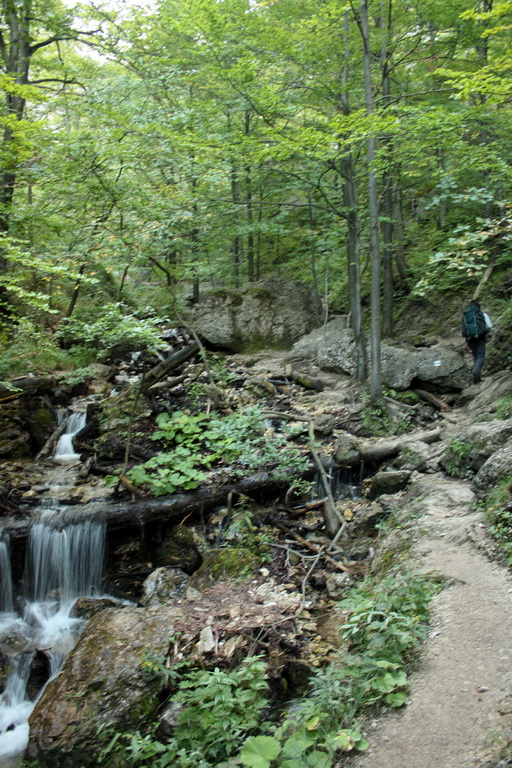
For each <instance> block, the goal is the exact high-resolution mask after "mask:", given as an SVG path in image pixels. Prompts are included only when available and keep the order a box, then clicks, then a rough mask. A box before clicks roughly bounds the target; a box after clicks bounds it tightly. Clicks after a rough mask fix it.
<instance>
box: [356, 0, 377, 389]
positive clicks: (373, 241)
mask: <svg viewBox="0 0 512 768" xmlns="http://www.w3.org/2000/svg"><path fill="white" fill-rule="evenodd" d="M360 29H361V35H362V39H363V68H364V96H365V104H366V114H367V115H368V116H370V115H372V114H373V112H374V105H373V92H372V71H371V53H370V28H369V24H368V0H362V1H361V25H360ZM367 160H368V207H369V213H370V258H371V268H372V275H371V300H370V303H371V319H370V353H371V361H370V396H371V400H372V402H373V403H375V402H376V401H378V400H380V399H381V397H382V382H381V367H380V333H381V323H380V250H379V207H378V197H377V175H376V172H375V136H373V135H371V136H370V138H369V139H368V143H367Z"/></svg>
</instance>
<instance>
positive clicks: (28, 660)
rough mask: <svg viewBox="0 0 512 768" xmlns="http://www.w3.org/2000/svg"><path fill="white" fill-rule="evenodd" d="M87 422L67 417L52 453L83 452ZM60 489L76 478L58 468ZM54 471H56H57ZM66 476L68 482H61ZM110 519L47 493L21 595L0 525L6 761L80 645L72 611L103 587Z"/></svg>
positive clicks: (61, 459)
mask: <svg viewBox="0 0 512 768" xmlns="http://www.w3.org/2000/svg"><path fill="white" fill-rule="evenodd" d="M84 425H85V413H73V414H71V415H70V416H69V417H68V419H67V424H66V428H65V432H64V434H63V435H62V436H61V437H60V439H59V442H58V444H57V446H56V449H55V454H54V461H55V462H56V463H57V464H60V465H69V464H70V463H72V462H75V461H78V460H79V458H80V456H79V454H77V453H76V452H75V450H74V447H73V436H74V435H75V434H76V433H77V432H79V431H80V430H81V429H82V428H83V426H84ZM55 477H56V479H57V480H58V482H59V485H54V486H52V487H51V488H50V492H52V493H54V494H55V496H58V495H59V491H61V490H62V488H63V486H65V485H69V483H70V480H71V481H72V480H73V479H74V475H73V473H70V472H69V471H67V468H66V469H64V468H62V469H61V471H60V472H59V471H57V472H56V476H55ZM54 479H55V478H54ZM60 483H62V484H60ZM104 553H105V524H104V522H102V521H98V520H84V519H83V516H82V517H81V518H80V520H78V519H76V513H75V510H74V509H73V508H72V507H67V506H65V505H62V504H61V503H60V502H59V501H58V500H57V499H56V498H52V497H50V498H47V499H46V500H45V502H44V504H42V505H41V506H40V507H39V509H38V514H37V516H36V518H35V522H34V523H33V525H32V527H31V529H30V534H29V538H28V542H27V550H26V557H25V567H24V575H23V580H22V587H21V593H20V595H19V596H16V595H15V592H14V589H13V579H12V575H11V560H10V546H9V541H8V540H5V539H4V537H3V536H2V531H1V530H0V651H2V653H3V655H4V656H7V657H8V664H7V668H8V673H7V675H6V680H5V688H4V691H3V693H2V694H1V695H0V765H2V766H7V765H15V764H16V763H15V762H13V761H12V759H13V758H15V757H16V756H19V755H21V754H22V753H23V752H24V750H25V748H26V746H27V743H28V737H29V723H28V720H29V717H30V714H31V712H32V710H33V709H34V706H35V704H36V702H37V700H38V698H39V697H40V696H41V694H42V692H43V690H44V688H45V686H46V684H47V683H48V682H49V681H50V680H51V679H53V678H54V677H55V675H56V674H57V673H58V672H59V670H60V668H61V666H62V664H63V662H64V659H65V658H66V656H67V654H68V653H69V652H70V651H71V650H72V649H73V647H74V646H75V644H76V642H77V639H78V637H79V634H80V631H81V629H82V628H83V626H84V624H85V620H83V619H79V618H75V617H73V616H72V608H73V605H74V603H75V601H76V599H77V598H78V597H93V598H94V597H99V596H101V594H102V591H101V587H102V572H103V564H104Z"/></svg>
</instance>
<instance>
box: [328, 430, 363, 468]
mask: <svg viewBox="0 0 512 768" xmlns="http://www.w3.org/2000/svg"><path fill="white" fill-rule="evenodd" d="M334 450H335V454H334V456H335V459H336V462H337V463H338V464H340V465H342V466H355V465H357V464H359V462H360V460H361V458H360V456H359V451H358V449H357V438H356V437H354V435H351V434H350V433H349V432H344V433H343V434H341V435H339V436H338V438H337V439H336V445H335V448H334Z"/></svg>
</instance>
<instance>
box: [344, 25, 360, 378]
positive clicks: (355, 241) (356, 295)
mask: <svg viewBox="0 0 512 768" xmlns="http://www.w3.org/2000/svg"><path fill="white" fill-rule="evenodd" d="M343 32H344V38H345V57H344V65H343V72H342V78H341V80H342V91H341V97H340V104H341V110H342V112H343V114H344V115H349V114H350V104H349V100H348V78H349V58H350V54H349V46H348V39H349V22H348V12H347V11H346V12H345V14H344V16H343ZM340 171H341V176H342V179H343V205H344V208H345V215H346V221H347V274H348V294H349V307H350V327H351V329H352V333H353V334H354V344H355V347H356V379H357V381H360V382H363V381H365V380H366V373H367V371H366V342H365V338H364V333H363V319H362V312H361V261H360V256H359V220H358V209H357V185H356V177H355V172H354V162H353V158H352V154H351V152H350V150H349V151H347V152H346V153H345V154H344V155H343V156H342V158H341V160H340Z"/></svg>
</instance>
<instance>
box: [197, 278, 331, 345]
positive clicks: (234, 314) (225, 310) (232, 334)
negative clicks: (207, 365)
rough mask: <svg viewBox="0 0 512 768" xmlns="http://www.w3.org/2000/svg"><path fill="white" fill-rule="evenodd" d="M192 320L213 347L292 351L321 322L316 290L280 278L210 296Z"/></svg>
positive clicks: (202, 299) (206, 297)
mask: <svg viewBox="0 0 512 768" xmlns="http://www.w3.org/2000/svg"><path fill="white" fill-rule="evenodd" d="M188 320H189V322H190V323H191V324H192V325H193V327H194V329H195V331H196V332H197V333H198V334H199V335H200V336H201V337H202V338H203V339H205V340H206V341H208V342H209V343H210V344H214V345H215V346H217V347H221V348H223V349H228V350H230V351H233V352H242V351H244V350H247V351H251V350H255V349H265V348H267V347H275V348H280V349H288V348H290V347H291V346H292V344H293V343H294V342H295V341H297V340H298V339H299V338H300V337H301V336H304V334H306V333H308V332H309V331H311V330H312V329H313V328H314V327H315V326H316V325H318V324H319V318H318V307H317V305H316V303H315V300H314V296H313V292H312V291H311V289H310V288H309V287H307V286H304V285H301V284H297V283H291V282H289V281H287V280H284V279H281V278H271V279H267V280H263V281H261V282H258V283H253V284H251V285H248V286H246V287H244V288H241V289H239V290H237V291H228V290H225V289H222V290H213V291H210V292H208V293H205V294H204V296H203V297H202V298H201V301H200V303H199V304H198V305H196V306H195V307H194V308H193V309H192V310H191V311H190V312H189V315H188Z"/></svg>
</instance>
